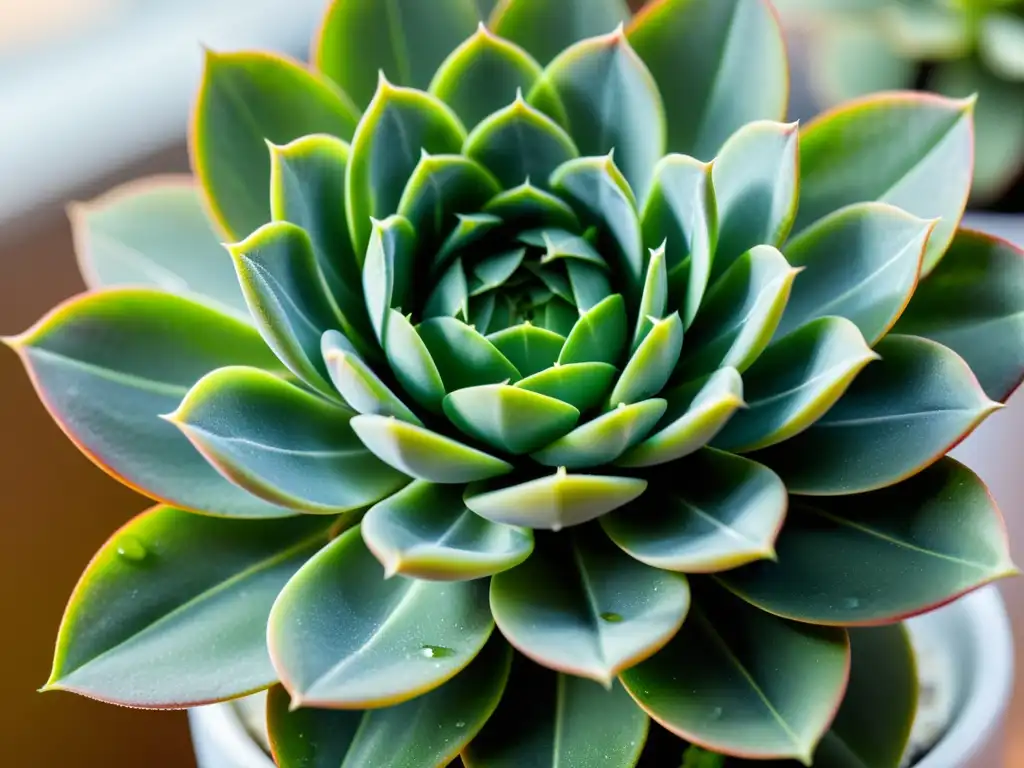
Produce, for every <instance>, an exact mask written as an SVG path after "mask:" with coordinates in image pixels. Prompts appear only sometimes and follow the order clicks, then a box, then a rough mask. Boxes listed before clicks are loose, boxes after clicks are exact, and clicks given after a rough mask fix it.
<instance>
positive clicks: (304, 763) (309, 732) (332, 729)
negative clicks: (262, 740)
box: [267, 635, 512, 768]
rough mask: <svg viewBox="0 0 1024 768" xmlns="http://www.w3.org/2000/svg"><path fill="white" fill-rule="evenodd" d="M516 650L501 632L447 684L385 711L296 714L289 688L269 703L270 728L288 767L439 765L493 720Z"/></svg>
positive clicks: (282, 762) (272, 740) (274, 745)
mask: <svg viewBox="0 0 1024 768" xmlns="http://www.w3.org/2000/svg"><path fill="white" fill-rule="evenodd" d="M511 661H512V650H511V648H509V646H508V644H507V643H506V642H505V641H504V640H502V639H501V638H500V637H499V636H498V635H494V636H493V637H492V638H491V640H490V641H489V642H488V643H487V645H485V646H484V649H483V650H482V651H480V653H479V654H478V655H477V657H476V658H475V659H473V661H472V662H470V664H469V666H468V667H466V669H465V670H464V671H463V672H461V673H460V674H458V675H456V676H455V677H454V678H453V679H452V680H450V681H449V682H448V683H446V684H445V685H442V686H441V687H440V688H437V689H435V690H433V691H431V692H430V693H426V694H424V695H423V696H418V697H417V698H415V699H413V700H412V701H407V702H405V703H403V704H398V705H396V706H393V707H384V708H383V709H371V710H368V711H359V710H325V709H298V710H295V711H292V710H291V708H290V707H291V697H290V696H289V695H288V692H287V691H286V690H285V689H284V688H283V687H281V686H275V687H274V688H272V689H271V690H270V694H269V696H268V699H267V729H268V732H269V736H270V744H271V747H272V749H273V752H274V756H275V758H276V760H277V762H278V765H281V766H283V768H363V766H392V767H393V768H437V766H439V765H447V764H448V763H449V761H451V760H454V759H455V758H456V757H457V756H458V753H459V752H460V751H461V750H462V749H463V748H465V746H466V745H467V744H468V743H469V741H470V740H471V739H472V738H473V737H474V736H476V734H477V733H478V732H479V731H480V729H481V728H482V727H483V725H484V723H486V722H487V721H488V719H489V718H490V716H491V714H492V713H493V712H494V710H495V708H496V707H497V706H498V702H499V700H500V699H501V694H502V691H503V690H504V689H505V683H506V681H507V680H508V673H509V666H510V664H511Z"/></svg>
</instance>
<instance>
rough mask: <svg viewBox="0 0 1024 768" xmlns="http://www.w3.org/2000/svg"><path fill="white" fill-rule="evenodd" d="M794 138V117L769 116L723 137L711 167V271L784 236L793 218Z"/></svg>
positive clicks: (722, 268) (796, 141)
mask: <svg viewBox="0 0 1024 768" xmlns="http://www.w3.org/2000/svg"><path fill="white" fill-rule="evenodd" d="M798 144H799V135H798V133H797V125H796V123H792V124H789V125H785V124H783V123H773V122H770V121H768V120H759V121H757V122H754V123H749V124H747V125H745V126H743V127H742V128H740V129H739V130H738V131H736V133H735V134H733V135H732V136H731V137H730V138H729V140H728V141H726V142H725V145H724V146H723V147H722V150H721V152H719V154H718V157H717V158H716V160H715V164H714V172H713V176H714V184H715V198H716V200H717V203H718V215H719V222H720V223H719V240H718V247H717V249H716V251H715V264H714V271H713V274H714V275H716V276H717V275H721V274H722V273H723V272H725V270H726V269H728V268H729V266H730V265H732V263H733V262H734V261H736V259H738V258H739V257H740V256H742V255H743V254H744V253H746V252H747V251H749V250H750V249H751V248H753V247H754V246H756V245H774V246H781V245H782V243H783V242H785V240H786V236H787V235H788V234H789V230H790V227H792V226H793V221H794V219H796V204H797V182H798V176H799V170H798V168H797V145H798ZM787 255H788V251H787Z"/></svg>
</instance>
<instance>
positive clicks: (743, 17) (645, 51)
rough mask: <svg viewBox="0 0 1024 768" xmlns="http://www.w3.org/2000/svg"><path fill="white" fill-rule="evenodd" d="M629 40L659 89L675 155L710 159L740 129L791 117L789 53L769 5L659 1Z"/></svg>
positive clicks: (741, 0) (738, 0)
mask: <svg viewBox="0 0 1024 768" xmlns="http://www.w3.org/2000/svg"><path fill="white" fill-rule="evenodd" d="M628 37H629V42H630V43H632V45H633V47H634V48H635V49H636V51H637V53H639V54H640V57H641V58H642V59H643V60H644V61H645V62H646V64H647V66H648V67H649V68H650V70H651V72H652V73H653V74H654V79H655V80H656V81H657V83H658V86H659V88H660V89H661V94H662V98H663V99H664V100H665V112H666V114H667V117H668V149H669V150H670V151H672V152H681V153H683V154H687V155H693V156H694V157H696V158H697V159H699V160H705V161H706V160H710V159H711V158H712V157H714V156H715V154H716V153H717V152H718V150H719V148H720V147H721V146H722V144H723V143H725V140H726V139H727V138H729V136H731V135H732V134H733V133H734V132H735V131H737V130H738V129H739V128H740V127H742V126H744V125H746V124H747V123H751V122H753V121H755V120H781V119H782V118H783V116H784V115H785V113H786V102H787V100H788V95H789V94H788V91H789V88H788V81H789V78H788V73H787V62H786V48H785V44H784V42H783V40H782V33H781V30H780V29H779V24H778V21H777V20H776V18H775V16H774V14H773V12H772V10H771V7H770V6H769V4H768V3H767V2H764V1H763V0H754V1H753V2H751V0H656V1H655V2H653V3H651V4H650V5H648V6H647V8H645V9H644V10H643V11H641V12H640V13H639V14H638V15H637V16H636V17H635V18H634V19H633V22H632V23H631V24H630V27H629V30H628ZM682 73H685V76H681V74H682Z"/></svg>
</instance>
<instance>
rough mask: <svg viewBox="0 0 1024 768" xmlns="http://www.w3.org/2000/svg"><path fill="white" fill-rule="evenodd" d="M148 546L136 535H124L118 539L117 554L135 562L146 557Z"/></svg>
mask: <svg viewBox="0 0 1024 768" xmlns="http://www.w3.org/2000/svg"><path fill="white" fill-rule="evenodd" d="M146 554H147V553H146V548H145V547H144V546H143V545H142V542H141V541H139V540H138V539H136V538H135V537H134V536H122V537H121V538H120V539H118V540H117V556H118V557H121V558H124V559H125V560H128V561H130V562H133V563H139V562H142V561H143V560H145V559H146Z"/></svg>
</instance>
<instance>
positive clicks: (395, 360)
mask: <svg viewBox="0 0 1024 768" xmlns="http://www.w3.org/2000/svg"><path fill="white" fill-rule="evenodd" d="M384 354H385V355H387V358H388V364H389V365H390V366H391V371H392V372H393V373H394V374H395V378H396V379H398V383H399V384H401V385H402V389H403V390H405V392H406V393H407V394H408V395H409V396H410V397H411V398H412V399H413V400H415V401H416V402H417V403H419V405H421V406H422V407H424V408H426V409H427V410H429V411H433V412H434V413H440V412H441V400H443V399H444V384H443V383H442V381H441V374H440V373H438V370H437V366H436V365H435V364H434V360H433V358H432V357H431V356H430V350H428V349H427V345H426V344H424V343H423V339H421V338H420V335H419V334H418V333H417V332H416V329H415V328H414V327H413V325H412V322H410V320H409V318H408V317H406V316H405V315H403V314H402V313H401V312H398V311H396V310H394V309H392V310H390V311H389V312H388V315H387V328H386V330H385V334H384Z"/></svg>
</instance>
